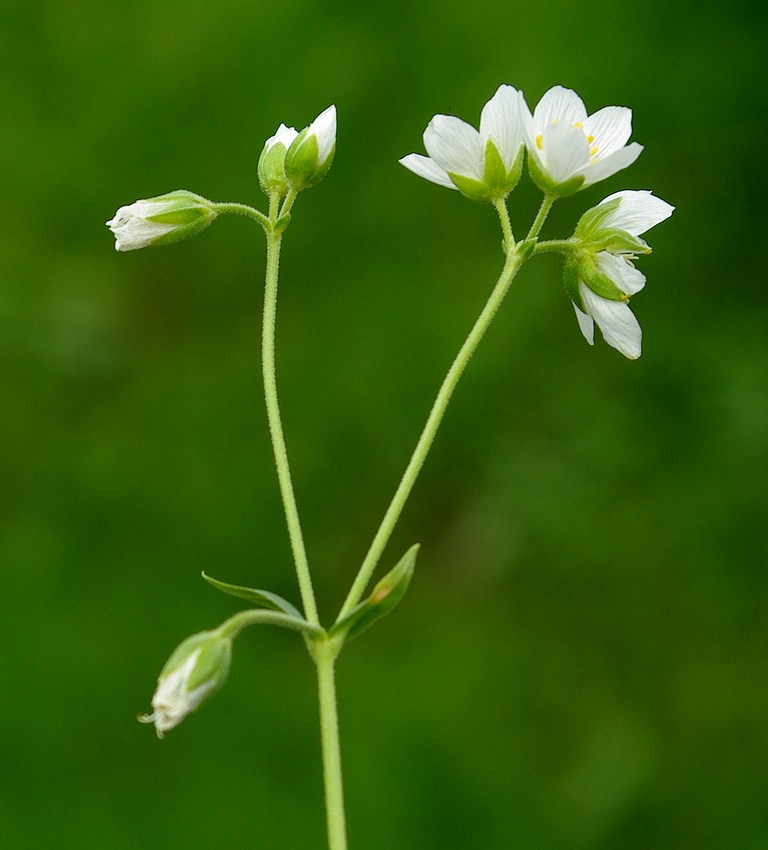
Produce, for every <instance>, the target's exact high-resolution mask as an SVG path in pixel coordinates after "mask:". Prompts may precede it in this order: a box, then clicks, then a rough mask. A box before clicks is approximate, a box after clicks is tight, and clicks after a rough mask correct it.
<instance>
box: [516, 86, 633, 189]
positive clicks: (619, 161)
mask: <svg viewBox="0 0 768 850" xmlns="http://www.w3.org/2000/svg"><path fill="white" fill-rule="evenodd" d="M523 114H524V116H525V136H526V146H527V148H528V153H529V163H530V171H531V176H532V177H533V179H534V182H536V184H537V185H538V186H539V188H541V189H542V190H543V191H545V192H549V193H551V194H554V195H562V196H564V195H570V194H573V193H574V192H577V191H579V189H582V188H584V187H586V186H590V185H592V184H593V183H596V182H598V181H599V180H604V179H605V178H606V177H610V176H611V175H612V174H615V173H616V172H617V171H620V170H621V169H622V168H627V167H628V166H629V165H631V164H632V163H633V162H634V161H635V160H636V159H637V157H638V156H640V153H641V152H642V150H643V148H642V145H639V144H638V143H637V142H632V143H631V144H629V145H627V144H626V143H627V140H628V139H629V136H630V135H631V132H632V111H631V110H630V109H628V108H627V107H624V106H606V107H604V108H603V109H600V110H598V112H595V113H594V114H593V115H588V114H587V110H586V108H585V106H584V103H583V101H582V100H581V98H580V97H579V96H578V95H577V94H576V92H574V91H572V90H571V89H566V88H564V87H563V86H555V87H554V88H551V89H550V90H549V91H548V92H546V93H545V94H544V96H543V97H542V98H541V100H540V101H539V103H538V105H537V106H536V108H535V109H534V111H533V114H531V113H530V112H529V111H528V110H527V109H526V110H525V111H524V113H523ZM558 128H559V129H558ZM574 129H575V130H577V131H578V132H568V131H571V130H574Z"/></svg>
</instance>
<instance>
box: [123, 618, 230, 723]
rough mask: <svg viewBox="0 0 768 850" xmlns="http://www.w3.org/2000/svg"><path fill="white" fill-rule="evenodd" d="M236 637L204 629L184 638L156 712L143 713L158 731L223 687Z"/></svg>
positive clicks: (160, 685)
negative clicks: (224, 635)
mask: <svg viewBox="0 0 768 850" xmlns="http://www.w3.org/2000/svg"><path fill="white" fill-rule="evenodd" d="M231 649H232V641H231V639H230V638H224V637H221V636H220V635H219V634H218V633H217V632H200V633H199V634H196V635H192V637H189V638H187V639H186V640H185V641H183V642H182V643H181V644H180V645H179V646H178V647H177V648H176V650H175V651H174V653H173V655H171V657H170V658H169V659H168V662H167V663H166V665H165V667H163V670H162V672H161V673H160V677H159V678H158V680H157V689H156V690H155V694H154V696H153V697H152V708H153V709H154V711H153V712H152V714H146V715H143V716H142V717H139V720H140V721H141V722H142V723H154V725H155V729H156V731H157V735H158V737H159V738H162V737H163V734H164V733H165V732H168V731H169V730H170V729H173V728H174V726H178V725H179V723H181V721H182V720H183V719H184V718H185V717H186V716H187V715H188V714H190V713H191V712H193V711H194V710H195V709H196V708H197V707H198V706H199V705H200V703H201V702H203V700H204V699H205V698H206V697H208V696H209V695H210V694H211V693H212V692H213V691H215V690H216V689H217V688H219V687H220V686H221V685H222V684H223V682H224V679H225V678H226V676H227V673H228V672H229V663H230V655H231Z"/></svg>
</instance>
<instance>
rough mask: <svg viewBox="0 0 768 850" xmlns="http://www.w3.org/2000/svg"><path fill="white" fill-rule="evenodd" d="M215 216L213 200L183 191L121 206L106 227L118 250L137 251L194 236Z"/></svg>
mask: <svg viewBox="0 0 768 850" xmlns="http://www.w3.org/2000/svg"><path fill="white" fill-rule="evenodd" d="M216 215H217V212H216V210H215V208H214V206H213V204H211V202H210V201H206V199H205V198H201V197H200V195H195V194H194V193H192V192H187V191H185V190H183V189H180V190H178V191H176V192H169V193H168V194H167V195H158V197H156V198H149V199H147V200H142V201H135V202H134V203H132V204H129V205H128V206H126V207H120V209H119V210H118V211H117V212H116V213H115V217H114V218H113V219H111V220H110V221H108V222H107V227H108V228H109V229H110V230H111V231H112V233H114V234H115V249H116V250H117V251H135V250H136V249H138V248H146V247H147V246H149V245H166V244H168V243H170V242H178V241H179V240H181V239H187V238H188V237H189V236H194V235H195V234H197V233H199V232H200V231H201V230H204V229H205V228H206V227H208V225H209V224H210V223H211V222H212V221H213V220H214V218H216Z"/></svg>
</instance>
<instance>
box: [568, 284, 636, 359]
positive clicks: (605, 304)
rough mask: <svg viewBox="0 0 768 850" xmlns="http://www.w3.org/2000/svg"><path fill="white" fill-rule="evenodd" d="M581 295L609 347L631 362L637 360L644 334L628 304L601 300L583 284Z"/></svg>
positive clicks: (580, 288)
mask: <svg viewBox="0 0 768 850" xmlns="http://www.w3.org/2000/svg"><path fill="white" fill-rule="evenodd" d="M579 293H580V294H581V298H582V300H583V302H584V306H585V307H586V309H587V310H588V312H589V314H590V316H592V318H593V319H594V320H595V322H597V326H598V327H599V328H600V332H601V333H602V335H603V338H604V339H605V341H606V342H607V343H608V345H610V346H612V347H613V348H615V349H616V350H617V351H620V352H621V353H622V354H623V355H624V356H625V357H628V358H629V359H630V360H637V358H638V357H639V356H640V352H641V343H642V337H643V332H642V330H641V329H640V324H639V323H638V321H637V319H636V318H635V316H634V313H633V312H632V311H631V310H630V309H629V307H628V306H627V304H626V303H625V302H624V301H609V300H608V299H607V298H601V297H600V296H599V295H596V294H595V293H594V292H592V290H591V289H589V287H587V286H585V285H584V284H583V283H580V284H579Z"/></svg>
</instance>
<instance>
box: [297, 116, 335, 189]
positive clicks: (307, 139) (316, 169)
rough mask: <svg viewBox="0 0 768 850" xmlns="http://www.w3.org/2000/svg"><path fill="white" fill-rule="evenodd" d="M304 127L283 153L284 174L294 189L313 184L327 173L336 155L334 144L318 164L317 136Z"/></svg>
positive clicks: (304, 187)
mask: <svg viewBox="0 0 768 850" xmlns="http://www.w3.org/2000/svg"><path fill="white" fill-rule="evenodd" d="M308 131H309V128H308V127H305V128H304V129H303V130H302V131H301V132H300V133H299V135H298V136H296V138H295V139H294V140H293V142H292V143H291V146H290V147H289V148H288V152H287V153H286V155H285V174H286V177H287V178H288V182H289V183H290V184H291V187H292V188H293V189H295V190H296V191H301V190H302V189H308V188H309V187H310V186H315V185H316V184H317V183H319V182H320V181H321V180H322V179H323V177H325V175H326V174H327V173H328V169H329V168H330V167H331V163H332V162H333V158H334V156H335V155H336V145H335V144H334V146H333V147H332V148H331V150H330V152H329V153H328V156H327V157H326V158H325V162H323V163H322V164H320V163H319V162H318V160H319V158H320V149H319V145H318V141H317V136H316V135H315V134H314V133H311V134H310V133H309V132H308Z"/></svg>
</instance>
